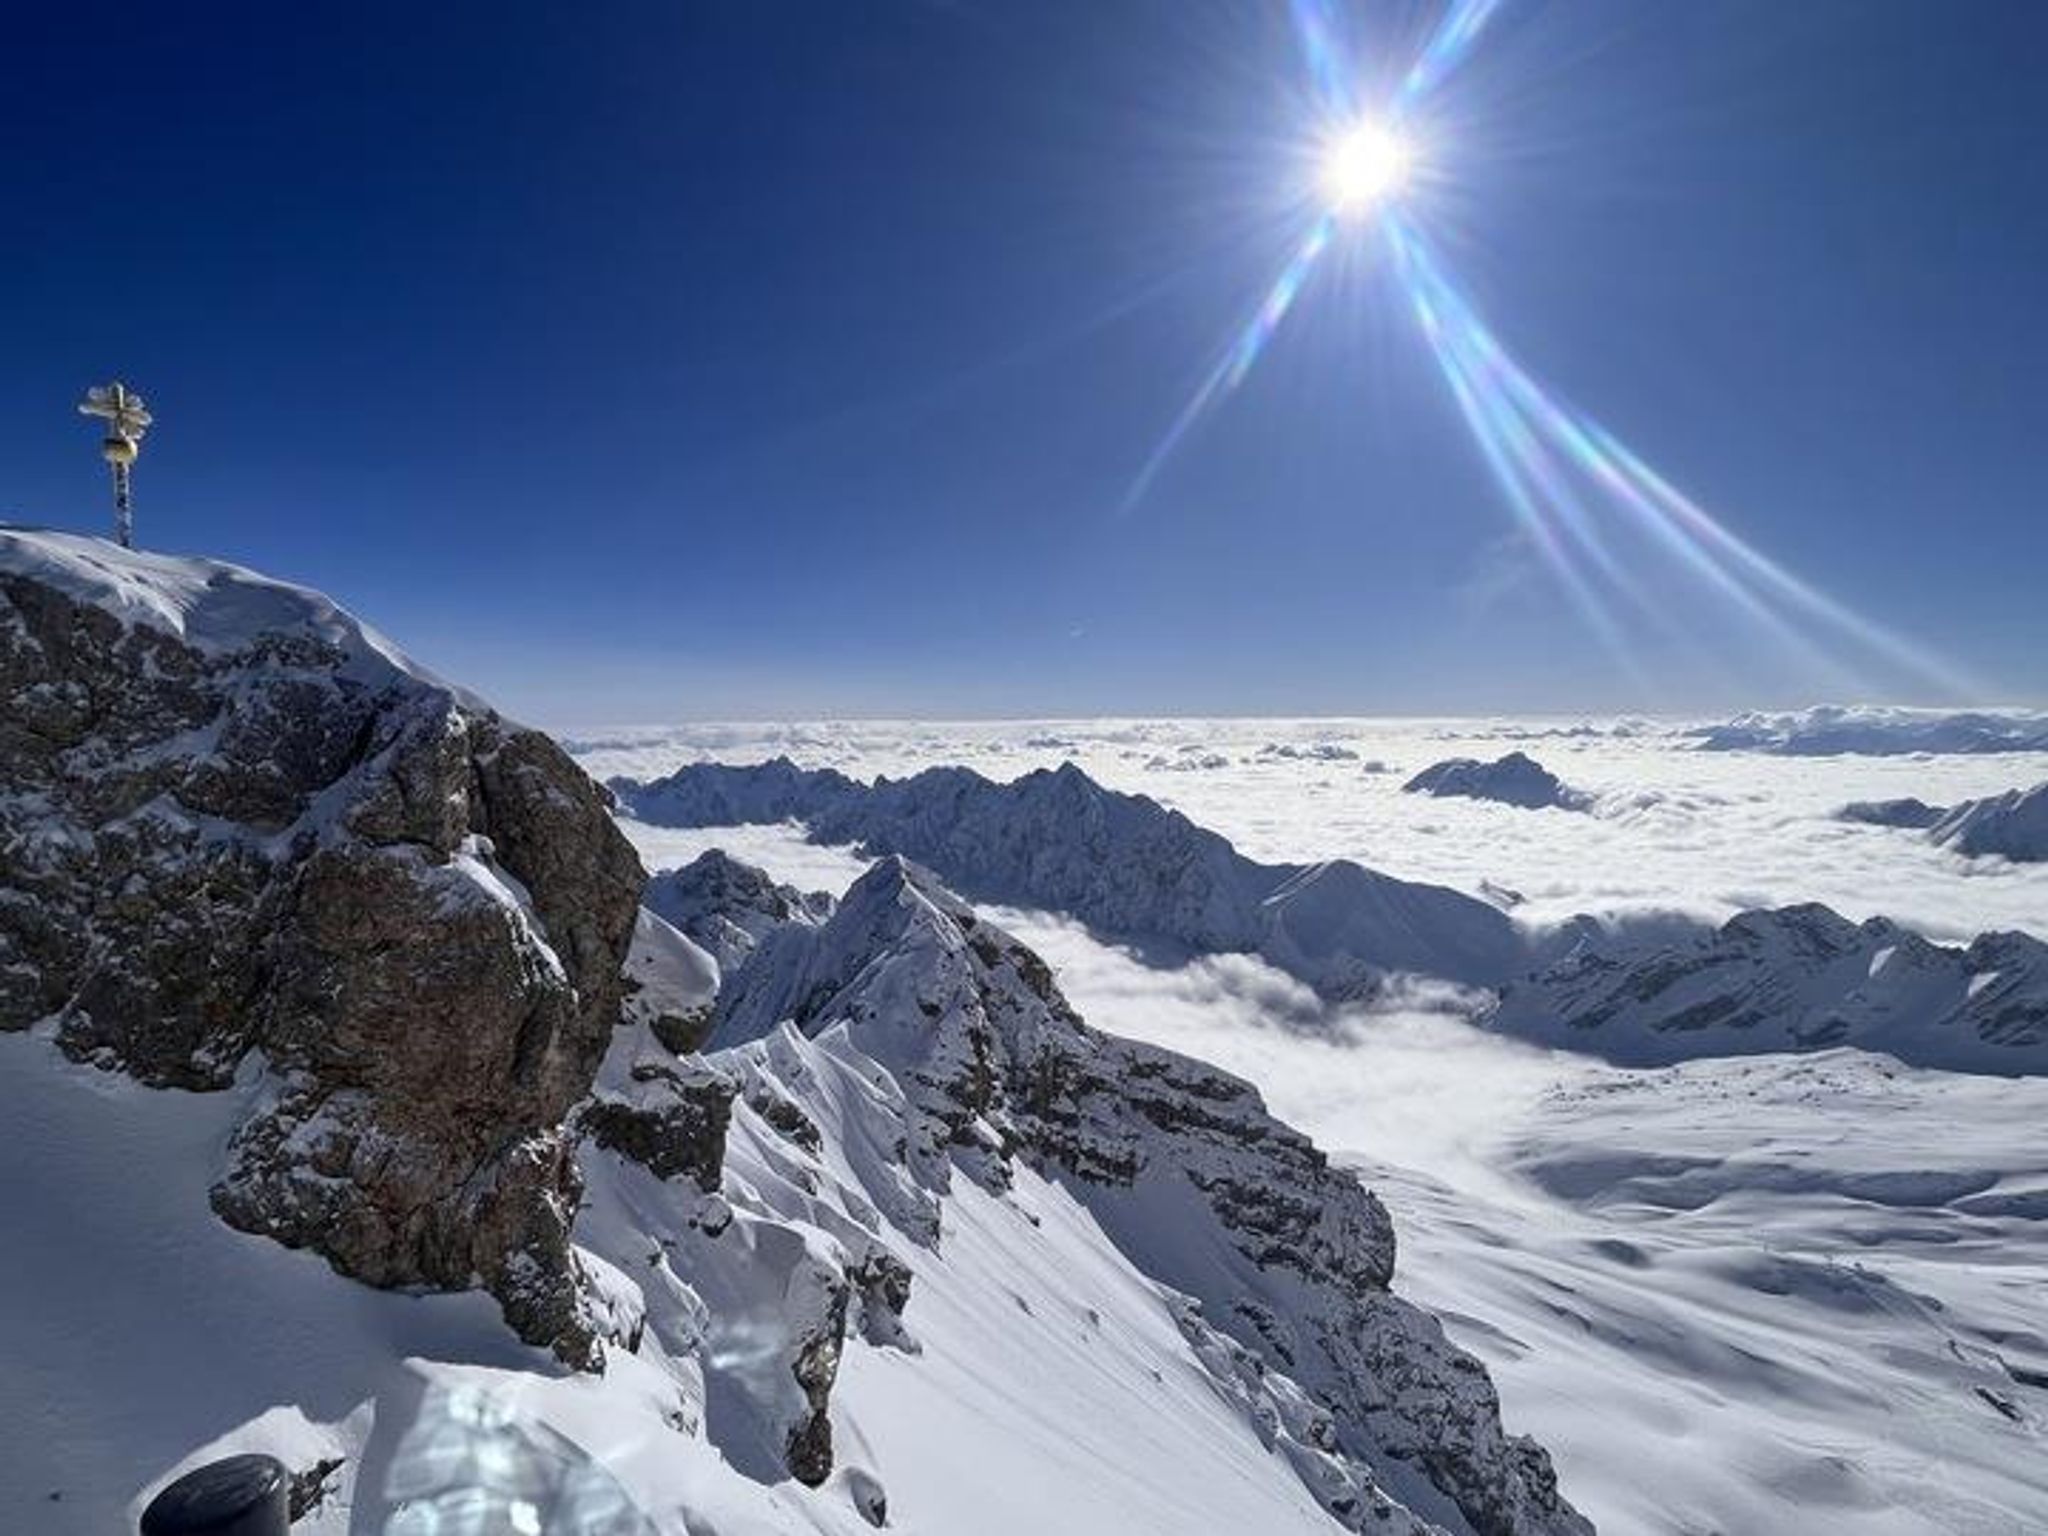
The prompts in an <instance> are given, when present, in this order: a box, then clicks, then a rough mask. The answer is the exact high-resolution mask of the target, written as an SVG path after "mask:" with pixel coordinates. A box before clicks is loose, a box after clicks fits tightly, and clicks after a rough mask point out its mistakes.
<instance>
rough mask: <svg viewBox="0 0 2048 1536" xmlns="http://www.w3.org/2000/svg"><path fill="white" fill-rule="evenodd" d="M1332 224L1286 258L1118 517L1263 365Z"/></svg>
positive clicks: (1313, 230)
mask: <svg viewBox="0 0 2048 1536" xmlns="http://www.w3.org/2000/svg"><path fill="white" fill-rule="evenodd" d="M1334 223H1335V221H1334V220H1333V219H1332V217H1331V216H1330V215H1329V214H1327V213H1325V214H1323V215H1322V216H1321V217H1319V218H1318V219H1317V220H1316V221H1315V223H1314V224H1312V225H1310V226H1309V231H1308V234H1307V235H1306V236H1305V237H1304V238H1303V239H1302V241H1301V243H1300V244H1299V245H1297V246H1296V247H1295V248H1294V253H1293V254H1292V255H1291V256H1289V257H1288V259H1287V264H1286V265H1285V266H1283V267H1282V268H1281V269H1280V275H1279V276H1278V277H1276V278H1275V279H1274V280H1273V286H1272V287H1271V288H1269V289H1267V290H1266V296H1265V297H1264V298H1263V299H1261V300H1260V301H1259V306H1258V308H1257V309H1255V310H1254V311H1253V312H1252V315H1251V318H1250V319H1249V320H1247V321H1246V322H1245V324H1244V327H1243V329H1242V330H1240V331H1239V332H1238V335H1237V339H1236V340H1235V341H1234V342H1232V343H1231V345H1230V348H1229V350H1228V351H1226V352H1225V353H1224V354H1223V357H1222V359H1221V360H1220V361H1218V362H1217V364H1216V366H1215V367H1214V368H1212V369H1211V370H1210V371H1209V374H1208V376H1207V377H1206V378H1204V379H1203V380H1202V382H1201V384H1200V386H1199V387H1198V388H1197V389H1196V390H1195V392H1194V394H1193V395H1192V396H1191V397H1190V398H1189V400H1188V403H1187V404H1186V405H1184V406H1183V407H1181V411H1180V414H1179V415H1178V416H1176V417H1174V419H1173V423H1172V425H1170V426H1169V427H1168V428H1167V429H1166V434H1165V435H1164V436H1163V437H1161V438H1160V440H1159V446H1158V447H1156V448H1154V449H1153V450H1152V453H1151V455H1150V457H1148V458H1147V459H1146V460H1145V464H1144V467H1143V468H1141V469H1140V470H1139V471H1138V474H1137V478H1136V479H1134V480H1133V481H1132V482H1131V487H1130V489H1129V490H1128V491H1126V492H1125V493H1124V499H1123V502H1122V504H1121V505H1120V507H1119V509H1118V510H1119V512H1120V513H1123V512H1129V511H1130V510H1131V508H1133V507H1135V506H1136V505H1137V504H1138V503H1139V502H1140V501H1142V500H1144V498H1145V493H1146V492H1147V491H1149V490H1150V489H1151V488H1152V482H1153V481H1154V480H1156V479H1157V478H1158V477H1159V472H1160V470H1162V469H1163V468H1165V467H1166V461H1167V460H1168V459H1170V458H1172V457H1173V453H1174V450H1175V449H1176V448H1178V447H1179V446H1180V444H1181V442H1182V440H1183V439H1184V438H1186V437H1187V435H1188V433H1189V432H1190V431H1191V430H1192V429H1193V428H1194V425H1195V423H1196V422H1198V421H1200V420H1201V418H1202V416H1203V415H1204V414H1205V413H1206V412H1207V411H1208V410H1209V408H1210V407H1211V406H1213V405H1214V404H1215V403H1216V402H1217V401H1218V400H1220V399H1221V398H1223V396H1225V395H1227V394H1229V393H1230V392H1231V391H1232V390H1234V389H1236V388H1237V386H1238V385H1240V384H1242V383H1243V382H1244V377H1245V375H1246V374H1247V373H1249V372H1251V369H1252V365H1253V364H1254V363H1256V362H1257V361H1258V360H1259V355H1260V354H1261V353H1262V352H1264V351H1265V350H1266V345H1267V343H1268V342H1270V341H1271V340H1272V339H1273V335H1274V333H1275V332H1276V331H1278V330H1279V329H1280V323H1281V322H1282V321H1283V320H1285V319H1286V318H1287V312H1288V311H1289V310H1290V309H1292V308H1293V307H1294V301H1295V300H1296V299H1298V298H1300V297H1301V290H1302V288H1303V287H1304V286H1306V284H1307V283H1308V279H1309V275H1310V273H1312V272H1313V271H1314V270H1315V266H1316V262H1317V260H1318V259H1319V258H1320V257H1321V256H1322V254H1323V252H1324V250H1325V249H1327V248H1328V246H1329V244H1330V236H1331V233H1332V231H1333V229H1334Z"/></svg>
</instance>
